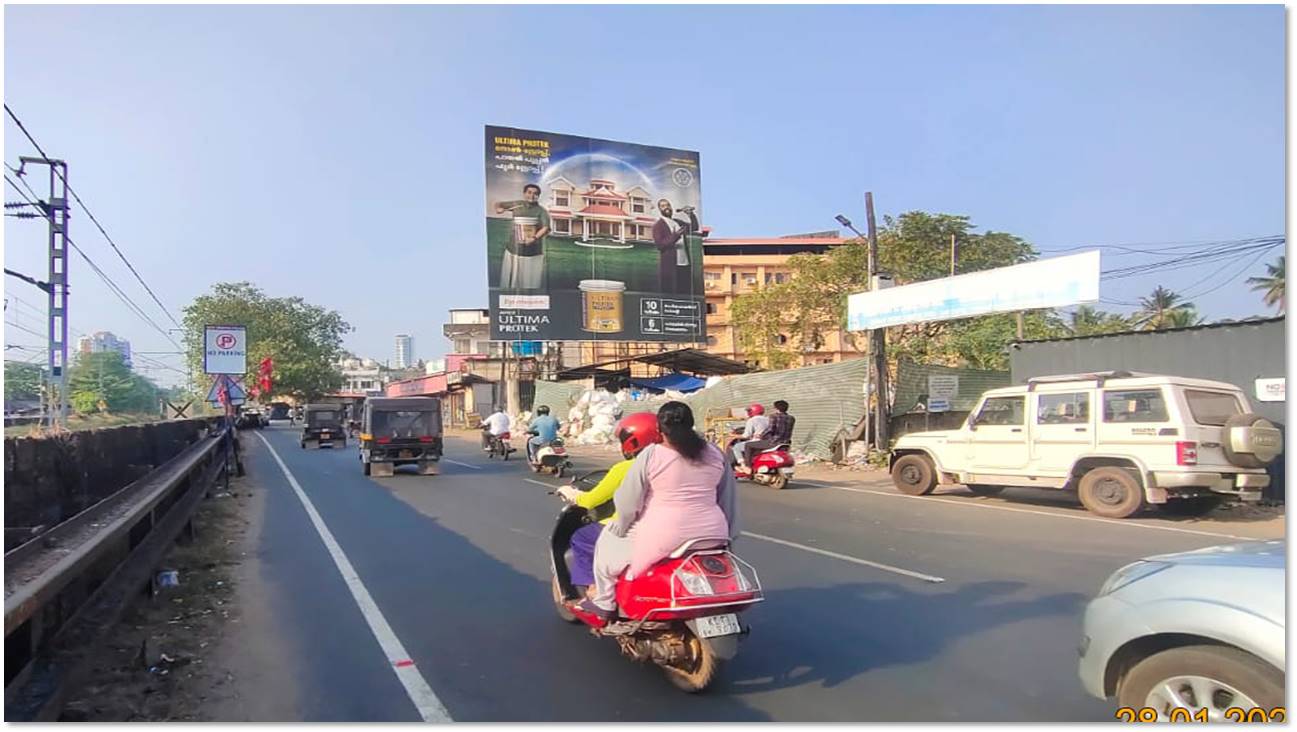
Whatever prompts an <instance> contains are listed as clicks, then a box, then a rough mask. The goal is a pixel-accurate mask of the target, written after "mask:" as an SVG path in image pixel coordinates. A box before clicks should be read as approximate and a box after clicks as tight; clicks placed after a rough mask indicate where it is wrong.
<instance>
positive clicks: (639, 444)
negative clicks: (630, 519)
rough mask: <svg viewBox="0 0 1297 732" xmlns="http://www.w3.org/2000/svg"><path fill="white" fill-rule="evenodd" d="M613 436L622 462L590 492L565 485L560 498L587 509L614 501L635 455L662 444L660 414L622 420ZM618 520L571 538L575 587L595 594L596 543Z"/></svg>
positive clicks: (585, 529) (595, 525) (581, 530)
mask: <svg viewBox="0 0 1297 732" xmlns="http://www.w3.org/2000/svg"><path fill="white" fill-rule="evenodd" d="M613 434H614V435H616V436H617V441H618V442H620V443H621V455H622V458H623V460H622V461H621V462H619V463H617V464H615V465H613V466H612V467H611V468H609V469H608V474H607V475H605V476H604V477H603V479H602V480H600V481H599V483H598V484H597V485H595V487H594V488H591V489H590V490H588V491H579V490H577V489H575V488H573V487H572V486H567V485H565V486H563V487H562V488H559V489H558V491H557V492H558V494H559V495H561V496H563V497H564V498H565V499H567V500H569V501H571V502H572V503H575V504H576V505H578V506H580V507H581V508H584V509H587V510H591V509H595V508H598V507H599V506H602V505H604V504H605V503H608V502H609V501H611V500H612V499H613V495H614V494H615V493H616V492H617V489H618V488H619V487H621V483H622V480H623V479H624V478H625V477H626V472H627V471H629V470H630V466H631V465H632V464H633V463H634V462H635V456H636V455H639V454H640V453H641V452H643V450H644V448H646V447H648V446H649V445H652V444H655V443H658V442H661V441H662V433H661V432H659V431H658V418H657V415H655V414H653V413H652V412H640V413H638V414H630V415H627V416H625V417H623V418H622V419H621V421H620V422H618V423H617V426H616V427H615V428H614V429H613ZM616 517H617V514H616V513H615V512H614V513H613V514H612V515H611V516H609V517H607V518H605V519H603V520H602V521H599V522H598V523H589V524H586V525H585V526H582V527H581V528H579V529H577V530H576V533H574V534H573V535H572V543H571V546H572V562H571V566H570V567H569V569H570V570H571V573H572V584H574V585H579V586H585V587H588V588H589V590H588V591H589V592H591V593H593V590H594V547H595V542H596V541H598V540H599V534H600V533H602V532H603V527H604V526H605V525H606V524H607V523H608V522H609V521H612V520H613V519H614V518H616Z"/></svg>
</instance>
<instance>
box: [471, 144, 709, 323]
mask: <svg viewBox="0 0 1297 732" xmlns="http://www.w3.org/2000/svg"><path fill="white" fill-rule="evenodd" d="M700 190H701V180H700V177H699V169H698V153H696V152H690V151H687V150H672V149H669V148H662V147H651V146H648V145H635V144H631V143H625V142H611V141H608V140H597V139H592V138H588V137H575V136H572V135H560V134H556V133H552V132H536V131H532V130H520V129H514V128H510V127H491V126H488V127H487V128H486V250H487V254H486V256H487V287H488V290H489V293H490V306H489V307H490V312H491V339H492V340H502V341H565V340H566V341H599V340H605V341H671V342H685V343H696V342H701V341H703V340H705V339H706V326H705V318H706V308H705V304H704V297H703V247H702V241H703V236H702V232H701V229H702V212H701V195H700Z"/></svg>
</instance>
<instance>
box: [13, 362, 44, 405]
mask: <svg viewBox="0 0 1297 732" xmlns="http://www.w3.org/2000/svg"><path fill="white" fill-rule="evenodd" d="M40 394H41V367H40V366H37V365H36V364H34V363H21V362H18V361H5V401H6V402H9V401H14V400H29V399H39V398H40Z"/></svg>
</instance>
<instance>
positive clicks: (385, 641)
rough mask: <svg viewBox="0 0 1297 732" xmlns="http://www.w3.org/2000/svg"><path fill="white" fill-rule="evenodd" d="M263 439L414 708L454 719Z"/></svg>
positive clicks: (427, 717)
mask: <svg viewBox="0 0 1297 732" xmlns="http://www.w3.org/2000/svg"><path fill="white" fill-rule="evenodd" d="M254 434H256V435H257V437H260V438H261V441H262V442H264V443H266V447H267V448H269V450H270V454H271V455H272V456H273V457H274V458H275V462H277V463H279V469H280V470H282V471H284V477H285V478H288V484H289V485H291V486H292V487H293V492H294V493H296V494H297V498H298V500H300V501H301V502H302V507H303V508H305V509H306V515H307V516H309V517H310V519H311V523H312V524H313V525H314V526H315V531H316V533H318V534H319V535H320V541H322V542H324V546H325V548H326V549H328V550H329V555H330V556H331V557H333V563H334V564H335V565H337V567H338V572H339V573H341V574H342V579H343V581H344V582H346V583H347V589H349V590H351V596H352V598H353V599H355V601H356V605H358V606H359V607H360V613H361V615H363V616H365V622H366V623H368V624H369V629H370V631H372V632H373V634H374V638H376V639H377V640H378V645H379V646H381V647H382V649H383V653H384V654H385V655H386V656H387V660H388V662H389V663H391V664H392V671H393V672H394V673H395V674H396V678H397V679H398V680H400V682H401V685H402V686H404V687H405V693H406V694H408V695H409V697H410V701H412V702H414V707H415V709H417V710H418V711H419V716H421V717H422V718H423V721H425V722H453V721H455V720H454V719H452V718H451V716H450V712H448V711H446V707H444V706H442V704H441V700H440V699H438V698H437V694H436V693H435V692H433V690H432V687H431V686H429V685H428V681H427V679H425V678H423V674H421V673H419V669H418V667H417V666H415V664H414V661H413V660H411V659H410V654H408V653H406V651H405V646H404V645H402V644H401V640H400V639H399V638H397V637H396V633H395V632H394V631H393V630H392V626H390V625H388V623H387V618H385V617H383V612H382V611H381V610H379V609H378V604H377V603H375V602H374V598H373V597H372V596H371V595H370V594H369V590H367V589H366V588H365V583H364V582H362V581H361V580H360V575H359V574H357V573H356V569H355V567H353V566H352V565H351V560H349V559H347V555H346V553H345V552H343V551H342V547H341V546H339V545H338V542H337V540H336V539H334V538H333V532H331V531H329V527H328V526H326V525H325V523H324V519H322V518H320V513H319V512H318V511H316V510H315V504H313V503H311V499H310V498H307V497H306V492H305V491H303V490H302V486H301V485H300V484H298V482H297V478H294V477H293V473H292V472H291V471H289V469H288V466H287V465H285V464H284V461H283V460H282V459H281V458H280V457H279V453H278V452H276V451H275V448H274V447H271V445H270V441H269V440H267V439H266V438H265V437H264V436H262V435H261V434H259V433H254Z"/></svg>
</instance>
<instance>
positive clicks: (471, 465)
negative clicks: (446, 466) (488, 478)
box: [441, 457, 482, 470]
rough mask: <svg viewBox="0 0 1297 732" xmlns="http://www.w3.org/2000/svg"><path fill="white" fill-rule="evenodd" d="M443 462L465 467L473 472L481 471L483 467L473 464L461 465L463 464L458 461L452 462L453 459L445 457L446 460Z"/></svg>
mask: <svg viewBox="0 0 1297 732" xmlns="http://www.w3.org/2000/svg"><path fill="white" fill-rule="evenodd" d="M441 461H442V462H443V463H450V464H451V465H458V466H460V467H464V468H472V469H473V470H481V469H482V466H481V465H473V464H472V463H461V462H460V461H458V460H451V459H450V458H448V457H444V458H442V459H441Z"/></svg>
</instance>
